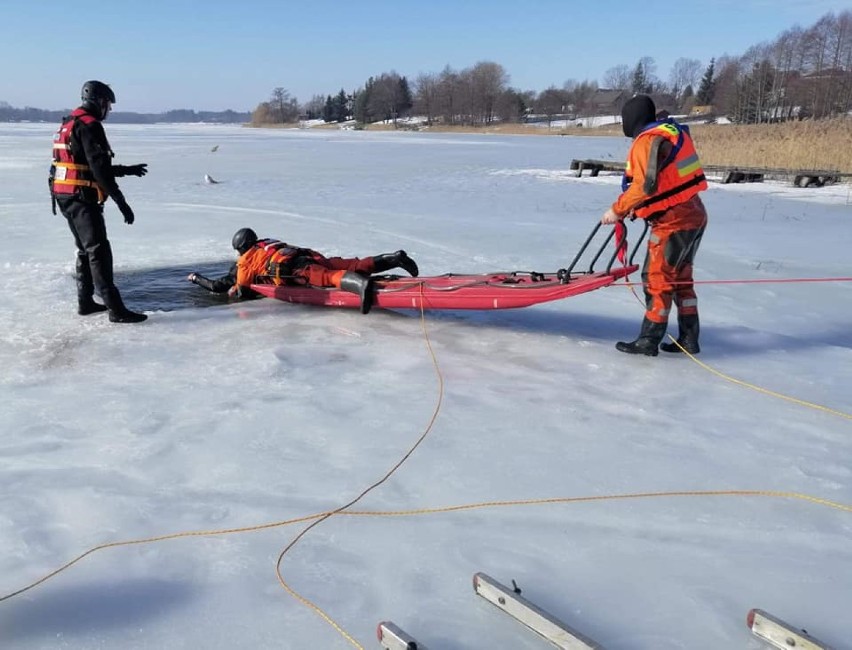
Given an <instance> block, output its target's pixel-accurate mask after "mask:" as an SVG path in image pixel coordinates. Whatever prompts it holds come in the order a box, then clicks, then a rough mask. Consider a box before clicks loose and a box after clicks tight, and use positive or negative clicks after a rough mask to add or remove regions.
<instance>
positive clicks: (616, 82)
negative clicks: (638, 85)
mask: <svg viewBox="0 0 852 650" xmlns="http://www.w3.org/2000/svg"><path fill="white" fill-rule="evenodd" d="M630 78H631V75H630V68H629V67H628V66H627V65H626V64H623V63H622V64H621V65H617V66H615V67H613V68H610V69H609V70H607V71H606V72H605V73H604V76H603V85H604V88H609V89H610V90H629V89H630Z"/></svg>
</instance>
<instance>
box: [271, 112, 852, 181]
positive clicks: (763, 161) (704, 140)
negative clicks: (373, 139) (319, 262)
mask: <svg viewBox="0 0 852 650" xmlns="http://www.w3.org/2000/svg"><path fill="white" fill-rule="evenodd" d="M264 126H266V125H264ZM291 126H292V125H291ZM312 128H338V126H337V125H331V124H329V125H326V126H325V127H312ZM365 129H366V130H369V131H385V130H394V129H395V127H394V126H393V125H391V124H371V125H369V126H367V127H365ZM426 130H427V131H428V132H440V133H477V134H500V135H550V136H566V135H575V136H621V137H623V134H622V132H621V125H620V124H609V125H606V126H602V127H596V128H578V127H570V128H556V127H554V128H547V127H545V126H533V125H528V124H492V125H489V126H482V127H472V126H444V125H433V126H431V127H429V128H428V129H426ZM690 131H691V133H692V136H693V138H694V139H695V146H696V148H697V149H698V155H699V157H700V158H701V161H702V162H703V163H704V164H705V165H720V166H732V167H764V168H772V169H792V170H825V171H838V172H842V173H846V174H849V173H852V117H838V118H834V119H830V120H817V121H814V120H802V121H800V122H784V123H781V124H747V125H737V124H692V125H690Z"/></svg>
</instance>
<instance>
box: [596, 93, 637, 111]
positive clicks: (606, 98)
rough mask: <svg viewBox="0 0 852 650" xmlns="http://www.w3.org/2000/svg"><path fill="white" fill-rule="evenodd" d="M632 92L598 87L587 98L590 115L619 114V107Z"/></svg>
mask: <svg viewBox="0 0 852 650" xmlns="http://www.w3.org/2000/svg"><path fill="white" fill-rule="evenodd" d="M631 95H632V93H631V92H630V91H628V90H609V89H607V88H598V89H597V90H596V91H595V94H594V95H592V97H591V99H590V100H589V109H590V113H591V114H592V115H620V114H621V107H622V106H624V103H625V102H626V101H627V100H628V99H630V97H631Z"/></svg>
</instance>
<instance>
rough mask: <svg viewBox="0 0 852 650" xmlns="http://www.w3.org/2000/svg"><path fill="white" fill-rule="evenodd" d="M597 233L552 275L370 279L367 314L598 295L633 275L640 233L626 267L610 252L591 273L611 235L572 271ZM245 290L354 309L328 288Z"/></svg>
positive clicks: (348, 298) (355, 303)
mask: <svg viewBox="0 0 852 650" xmlns="http://www.w3.org/2000/svg"><path fill="white" fill-rule="evenodd" d="M599 228H600V224H597V225H596V226H595V228H594V230H592V234H591V235H589V237H588V238H587V239H586V242H585V243H584V244H583V246H582V248H581V249H580V252H579V253H577V255H576V257H575V258H574V260H573V261H572V263H571V265H570V266H569V267H568V268H566V269H560V270H558V271H556V272H555V273H536V272H534V271H510V272H499V273H483V274H468V275H466V274H457V273H447V274H445V275H436V276H428V277H423V276H421V277H417V278H409V277H399V276H374V288H375V293H374V298H373V308H376V307H382V308H386V309H418V310H419V309H421V308H422V309H479V310H486V309H517V308H519V307H529V306H530V305H537V304H539V303H543V302H549V301H552V300H561V299H562V298H569V297H571V296H576V295H578V294H581V293H586V292H588V291H594V290H595V289H600V288H601V287H605V286H607V285H609V284H612V283H613V282H615V281H616V280H617V279H618V278H622V277H625V276H627V275H629V274H630V273H633V272H635V271H636V270H637V268H638V267H637V265H635V264H633V257H634V256H635V254H636V250H637V249H638V247H639V244H640V243H641V241H642V239H643V238H644V233H643V235H642V238H640V240H639V242H637V243H636V246H635V247H634V249H633V253H632V254H631V255H630V260H629V261H626V262H624V263H622V264H620V265H619V266H616V267H614V266H613V264H614V262H615V261H616V257H617V255H618V250H616V251H615V252H613V253H612V256H611V258H610V259H609V264H608V265H607V266H606V269H605V270H602V271H595V270H594V266H595V263H596V262H597V261H598V259H599V258H600V257H601V255H602V254H603V252H604V249H605V248H606V247H607V245H608V244H609V242H610V241H611V240H612V238H613V234H614V231H610V232H609V235H608V236H607V237H606V239H605V241H604V242H603V243H602V244H601V245H600V247H599V249H598V251H597V254H596V255H595V256H594V259H592V261H591V264H590V265H589V267H588V269H587V270H585V271H574V268H575V266H576V265H577V263H578V262H579V260H580V258H581V257H582V256H583V254H584V253H585V252H586V250H587V249H588V247H589V244H590V242H591V241H592V239H593V238H594V236H595V234H596V233H597V232H598V230H599ZM625 245H626V243H625ZM617 248H618V247H617ZM251 288H252V289H253V290H254V291H256V292H257V293H259V294H261V295H263V296H266V297H268V298H275V299H277V300H283V301H285V302H292V303H298V304H308V305H324V306H327V307H352V308H357V307H360V299H359V297H358V296H357V295H355V294H353V293H347V292H345V291H341V290H340V289H336V288H331V287H327V288H326V287H312V286H307V285H299V284H293V285H288V284H284V285H276V284H263V283H258V284H253V285H252V286H251Z"/></svg>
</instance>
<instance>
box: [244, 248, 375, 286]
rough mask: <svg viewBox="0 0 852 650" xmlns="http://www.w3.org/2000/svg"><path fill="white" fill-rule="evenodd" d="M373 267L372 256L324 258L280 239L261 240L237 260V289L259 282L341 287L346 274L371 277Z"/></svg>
mask: <svg viewBox="0 0 852 650" xmlns="http://www.w3.org/2000/svg"><path fill="white" fill-rule="evenodd" d="M374 268H375V264H374V262H373V258H372V257H365V258H362V259H361V258H357V257H352V258H343V257H325V256H324V255H322V254H321V253H318V252H317V251H314V250H311V249H309V248H299V247H297V246H292V245H290V244H287V243H286V242H282V241H278V240H277V239H260V240H258V242H257V243H256V244H255V245H254V246H252V247H251V248H250V249H249V250H247V251H246V252H245V253H243V254H242V255H241V256H240V257H239V259H238V260H237V279H236V284H235V289H236V288H240V287H243V288H245V287H248V286H249V285H251V284H254V283H258V282H260V283H264V282H265V283H269V282H271V283H273V284H279V285H280V284H287V283H293V282H296V283H301V284H309V285H311V286H315V287H338V288H339V287H340V278H341V277H343V274H344V273H346V272H347V271H356V272H359V273H363V274H366V275H369V274H370V273H372V272H373V269H374Z"/></svg>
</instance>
